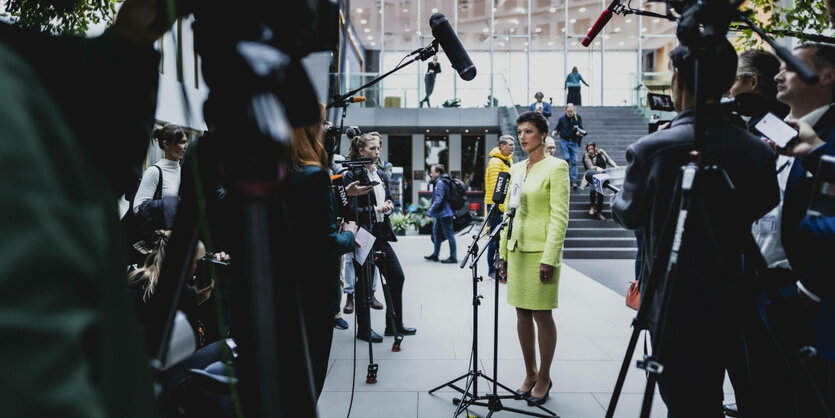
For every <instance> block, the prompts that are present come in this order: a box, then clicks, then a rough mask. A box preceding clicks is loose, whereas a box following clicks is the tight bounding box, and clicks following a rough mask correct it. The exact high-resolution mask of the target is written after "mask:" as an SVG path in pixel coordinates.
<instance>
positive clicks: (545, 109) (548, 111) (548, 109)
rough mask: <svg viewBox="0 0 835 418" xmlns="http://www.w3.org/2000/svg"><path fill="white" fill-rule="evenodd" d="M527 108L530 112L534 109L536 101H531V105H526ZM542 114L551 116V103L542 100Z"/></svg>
mask: <svg viewBox="0 0 835 418" xmlns="http://www.w3.org/2000/svg"><path fill="white" fill-rule="evenodd" d="M528 110H530V111H531V112H534V111H536V102H533V103H531V105H530V106H528ZM542 116H545V117H546V118H550V117H551V104H550V103H548V102H542Z"/></svg>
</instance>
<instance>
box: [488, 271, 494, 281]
mask: <svg viewBox="0 0 835 418" xmlns="http://www.w3.org/2000/svg"><path fill="white" fill-rule="evenodd" d="M487 277H489V278H490V280H496V273H488V274H487Z"/></svg>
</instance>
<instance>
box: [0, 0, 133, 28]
mask: <svg viewBox="0 0 835 418" xmlns="http://www.w3.org/2000/svg"><path fill="white" fill-rule="evenodd" d="M116 1H117V0H6V1H5V7H6V15H7V16H9V17H10V18H11V20H12V22H13V23H15V24H16V25H19V26H21V27H24V28H31V29H36V30H40V31H44V32H51V33H54V34H75V35H84V34H85V33H86V32H87V30H88V29H90V25H94V24H98V23H101V22H105V23H107V24H110V23H112V22H113V17H114V16H115V14H116ZM119 1H121V0H119Z"/></svg>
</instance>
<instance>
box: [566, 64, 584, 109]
mask: <svg viewBox="0 0 835 418" xmlns="http://www.w3.org/2000/svg"><path fill="white" fill-rule="evenodd" d="M581 81H582V82H583V84H585V85H586V87H590V86H589V83H586V80H583V76H581V75H580V72H579V71H577V67H574V68H572V69H571V73H569V74H568V76H566V77H565V88H566V90H568V97H567V98H566V99H565V102H566V103H574V104H575V105H577V106H582V105H583V98H582V96H580V82H581Z"/></svg>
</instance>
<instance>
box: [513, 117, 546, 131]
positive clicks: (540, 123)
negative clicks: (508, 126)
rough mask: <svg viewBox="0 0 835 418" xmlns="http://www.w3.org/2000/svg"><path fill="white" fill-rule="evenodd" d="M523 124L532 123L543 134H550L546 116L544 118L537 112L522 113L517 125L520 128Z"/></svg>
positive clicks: (517, 119)
mask: <svg viewBox="0 0 835 418" xmlns="http://www.w3.org/2000/svg"><path fill="white" fill-rule="evenodd" d="M523 122H530V123H532V124H533V125H534V126H536V129H537V130H539V133H541V134H546V135H547V134H548V119H545V116H542V113H539V112H535V111H527V112H525V113H522V114H521V115H519V117H518V118H516V125H517V126H518V125H519V124H520V123H523Z"/></svg>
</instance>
